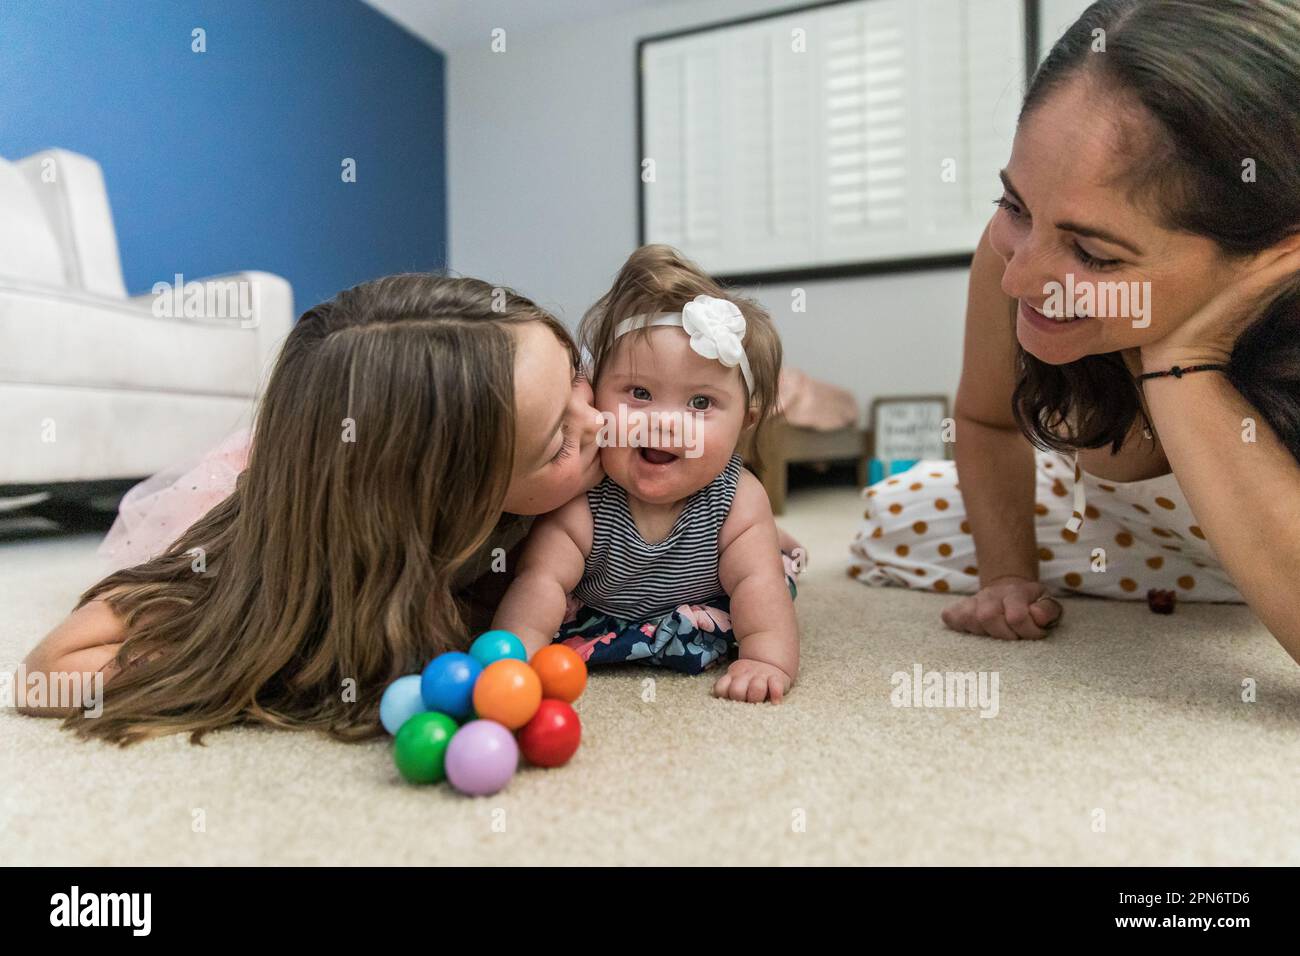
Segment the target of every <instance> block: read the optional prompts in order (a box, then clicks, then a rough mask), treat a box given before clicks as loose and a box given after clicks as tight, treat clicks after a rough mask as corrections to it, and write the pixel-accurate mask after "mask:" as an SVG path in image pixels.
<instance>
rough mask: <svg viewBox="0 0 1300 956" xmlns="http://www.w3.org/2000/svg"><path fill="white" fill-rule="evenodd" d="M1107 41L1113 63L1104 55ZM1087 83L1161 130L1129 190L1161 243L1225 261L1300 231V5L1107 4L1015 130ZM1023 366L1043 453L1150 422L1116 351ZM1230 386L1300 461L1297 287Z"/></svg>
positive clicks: (1069, 41)
mask: <svg viewBox="0 0 1300 956" xmlns="http://www.w3.org/2000/svg"><path fill="white" fill-rule="evenodd" d="M1096 31H1103V32H1102V33H1100V34H1099V33H1097V32H1096ZM1099 39H1104V44H1105V46H1104V52H1101V51H1100V50H1098V52H1094V45H1095V43H1096V41H1097V40H1099ZM1085 75H1086V76H1087V77H1088V78H1089V79H1090V80H1093V81H1096V82H1098V83H1099V86H1100V88H1102V89H1107V90H1111V91H1114V92H1115V93H1117V94H1118V99H1119V102H1120V103H1124V102H1126V101H1127V102H1130V103H1135V104H1140V105H1141V106H1142V107H1143V108H1145V110H1146V111H1147V113H1149V114H1150V115H1151V116H1152V117H1154V118H1155V120H1156V122H1155V124H1154V129H1152V130H1151V132H1150V135H1149V138H1148V141H1146V142H1142V143H1140V144H1139V143H1134V142H1128V143H1126V144H1125V145H1126V149H1127V151H1128V152H1129V153H1130V155H1134V156H1136V155H1137V154H1138V152H1139V150H1140V151H1141V154H1142V155H1141V160H1140V162H1134V163H1133V164H1132V168H1131V169H1130V170H1129V171H1128V172H1127V173H1126V175H1125V177H1124V180H1123V181H1124V184H1125V185H1126V186H1127V187H1128V189H1129V195H1131V196H1132V197H1133V198H1134V200H1135V201H1137V202H1139V203H1144V204H1146V205H1147V207H1148V208H1150V209H1152V210H1153V211H1154V213H1155V215H1156V217H1157V218H1158V220H1159V221H1160V222H1161V223H1162V224H1163V225H1164V226H1165V228H1168V229H1171V230H1178V231H1184V232H1189V233H1193V234H1195V235H1200V236H1205V237H1207V238H1209V239H1212V240H1214V241H1215V242H1216V243H1218V244H1219V246H1220V247H1221V248H1222V249H1223V250H1224V252H1225V253H1226V254H1228V255H1248V254H1251V253H1256V252H1260V251H1262V250H1264V249H1267V248H1269V247H1270V246H1272V245H1274V244H1276V243H1277V242H1279V241H1281V240H1282V239H1284V238H1286V237H1287V236H1288V235H1291V234H1293V233H1295V232H1296V231H1297V230H1300V0H1098V2H1097V3H1094V4H1092V5H1091V6H1090V7H1088V9H1087V10H1085V11H1084V12H1083V15H1082V16H1080V17H1079V19H1078V20H1077V21H1076V22H1075V23H1074V25H1073V26H1071V27H1070V28H1069V29H1068V30H1066V32H1065V34H1064V36H1062V37H1061V38H1060V40H1058V41H1057V42H1056V45H1055V46H1053V47H1052V50H1051V52H1050V53H1049V54H1048V55H1047V58H1046V59H1045V60H1044V61H1043V62H1042V64H1041V65H1040V66H1039V67H1038V70H1037V71H1036V72H1035V73H1034V76H1033V79H1032V80H1031V81H1030V84H1029V90H1028V92H1027V93H1026V95H1025V99H1024V103H1023V105H1022V106H1021V110H1020V120H1021V121H1022V122H1023V121H1024V119H1025V117H1026V116H1028V115H1029V114H1030V113H1031V112H1032V111H1033V110H1034V109H1035V108H1037V107H1038V106H1040V105H1041V104H1042V103H1043V101H1044V100H1045V99H1046V98H1047V97H1048V96H1049V95H1050V94H1051V93H1053V92H1054V91H1056V90H1057V89H1058V88H1060V87H1061V86H1062V85H1063V84H1064V83H1066V82H1067V81H1070V80H1073V79H1075V78H1077V77H1082V76H1085ZM1247 159H1250V160H1253V161H1254V162H1253V166H1254V170H1255V176H1254V178H1253V180H1252V181H1247V179H1248V178H1249V177H1246V176H1244V175H1243V163H1244V162H1245V161H1246V160H1247ZM1018 352H1019V360H1018V380H1017V383H1016V389H1015V394H1014V396H1013V399H1012V404H1013V409H1014V412H1015V416H1016V420H1017V421H1018V422H1019V424H1020V427H1021V429H1022V430H1023V431H1024V432H1025V434H1026V435H1027V436H1028V437H1029V439H1030V440H1031V441H1032V442H1033V443H1034V444H1035V445H1038V446H1039V447H1041V448H1048V449H1055V450H1058V451H1068V450H1071V449H1074V448H1100V447H1102V446H1105V445H1110V446H1111V450H1112V451H1118V450H1119V448H1120V446H1121V445H1122V444H1123V442H1124V440H1125V438H1126V437H1127V436H1128V434H1129V432H1130V430H1131V429H1132V427H1133V424H1134V422H1135V420H1136V419H1137V418H1138V416H1142V417H1143V419H1144V421H1145V412H1144V411H1143V410H1142V403H1141V400H1140V396H1139V392H1138V386H1137V383H1136V382H1135V381H1134V379H1133V375H1132V373H1131V372H1130V371H1129V369H1128V368H1127V366H1126V365H1125V363H1124V360H1123V358H1122V357H1121V356H1120V354H1119V353H1118V352H1112V353H1109V354H1105V355H1090V356H1087V357H1085V358H1083V359H1080V360H1078V361H1075V362H1070V363H1068V364H1064V365H1051V364H1048V363H1047V362H1043V361H1041V360H1039V359H1037V358H1035V357H1034V356H1032V355H1030V354H1029V353H1027V352H1026V351H1025V350H1024V349H1023V348H1019V347H1018ZM1227 374H1228V378H1229V380H1230V381H1231V382H1232V384H1233V385H1234V386H1235V387H1236V388H1237V389H1238V390H1239V391H1240V392H1241V394H1242V395H1243V396H1244V397H1245V398H1246V400H1247V401H1248V402H1250V404H1251V405H1252V406H1254V407H1255V408H1256V409H1258V410H1259V412H1260V414H1261V415H1263V416H1264V418H1265V419H1266V420H1267V421H1268V423H1269V424H1270V425H1271V426H1272V427H1273V429H1274V431H1276V432H1277V434H1278V437H1279V438H1280V439H1281V440H1282V442H1283V443H1284V444H1285V445H1286V446H1287V447H1288V448H1290V449H1291V452H1292V453H1293V454H1295V455H1296V456H1297V457H1298V458H1300V288H1297V287H1296V286H1294V285H1293V286H1292V287H1290V288H1289V289H1288V290H1286V291H1284V292H1282V293H1281V294H1279V295H1277V296H1276V297H1275V298H1274V299H1273V300H1272V301H1271V303H1269V305H1268V306H1267V307H1266V308H1265V309H1264V310H1263V312H1262V313H1261V314H1260V316H1259V317H1258V318H1257V319H1256V320H1255V321H1254V323H1253V324H1252V325H1251V326H1250V327H1249V329H1247V331H1246V332H1245V333H1244V334H1243V335H1241V336H1240V337H1239V338H1238V340H1237V342H1236V344H1235V346H1234V348H1233V352H1232V355H1231V359H1230V361H1229V366H1228V373H1227ZM1147 424H1149V422H1147Z"/></svg>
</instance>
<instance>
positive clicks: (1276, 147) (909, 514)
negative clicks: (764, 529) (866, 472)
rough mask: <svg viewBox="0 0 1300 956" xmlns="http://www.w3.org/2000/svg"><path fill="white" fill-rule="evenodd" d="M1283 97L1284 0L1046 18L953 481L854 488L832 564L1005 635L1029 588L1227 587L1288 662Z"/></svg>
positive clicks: (975, 337) (1292, 38)
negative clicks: (1062, 29)
mask: <svg viewBox="0 0 1300 956" xmlns="http://www.w3.org/2000/svg"><path fill="white" fill-rule="evenodd" d="M1298 91H1300V0H1101V2H1098V3H1094V4H1093V5H1092V6H1090V7H1089V8H1088V9H1087V10H1086V11H1085V12H1084V14H1083V15H1082V16H1081V17H1080V19H1079V20H1078V21H1077V22H1076V23H1075V24H1074V25H1073V26H1072V27H1070V29H1069V30H1068V31H1066V33H1065V35H1064V36H1063V37H1062V38H1061V39H1060V40H1059V41H1058V42H1057V44H1056V45H1055V46H1054V47H1053V49H1052V51H1051V53H1050V54H1049V55H1048V57H1047V58H1046V60H1044V62H1043V63H1042V65H1041V66H1040V67H1039V68H1038V71H1037V72H1036V73H1035V75H1034V78H1033V80H1032V82H1031V84H1030V87H1029V91H1028V93H1027V95H1026V97H1025V100H1024V104H1023V107H1022V110H1021V114H1020V121H1019V125H1018V128H1017V132H1016V136H1015V142H1014V146H1013V149H1012V153H1011V158H1010V161H1009V163H1008V165H1007V168H1006V169H1005V170H1004V172H1003V176H1002V179H1003V186H1004V192H1003V195H1002V196H1001V197H999V198H998V199H997V200H996V202H997V204H998V206H999V210H998V212H997V213H996V214H995V215H994V217H993V219H992V221H991V222H990V223H989V225H988V228H987V229H986V230H985V233H984V235H983V237H982V238H981V240H980V242H979V246H978V249H977V251H976V254H975V258H974V262H973V265H972V270H971V279H970V292H969V300H968V306H967V321H966V346H965V357H964V364H963V372H962V379H961V384H960V387H959V390H958V395H957V402H956V408H955V419H956V439H955V440H956V454H955V457H956V470H957V474H958V475H959V477H960V486H959V492H960V493H959V495H957V494H954V495H953V496H951V498H948V497H943V496H942V495H943V489H944V487H945V485H946V487H947V488H955V487H957V486H956V485H954V483H953V480H952V479H953V478H954V476H953V475H952V474H951V471H950V470H945V469H943V468H941V467H940V468H938V469H936V466H935V464H934V463H927V464H926V465H924V466H918V468H917V470H916V471H915V473H913V474H910V475H903V476H896V477H895V478H894V479H891V480H890V482H887V483H882V484H881V485H878V486H876V487H875V488H873V489H869V490H868V492H867V494H868V495H869V507H868V512H867V519H868V520H867V522H866V524H865V526H864V527H863V529H862V531H861V532H860V533H859V535H858V537H857V538H856V539H855V543H854V550H855V552H856V553H857V555H858V560H856V561H855V562H854V566H853V568H851V573H856V574H857V575H858V576H859V577H861V578H862V579H864V580H868V581H872V582H883V581H889V582H903V583H907V584H909V585H911V586H920V587H929V588H934V589H935V590H939V591H957V592H962V591H967V592H973V593H972V594H971V596H969V597H966V598H964V599H962V600H960V601H958V602H956V603H955V604H953V605H951V606H950V607H948V608H946V609H945V610H944V612H943V619H944V621H945V623H946V624H948V626H950V627H952V628H954V629H956V630H959V631H965V632H968V633H972V634H983V635H987V636H990V637H997V638H1005V639H1016V638H1041V637H1043V636H1044V634H1045V633H1046V631H1047V630H1048V629H1049V628H1051V627H1052V626H1054V625H1055V624H1056V623H1057V622H1058V621H1059V619H1060V615H1061V606H1060V605H1059V604H1058V603H1057V602H1056V601H1055V600H1053V599H1052V598H1051V597H1050V596H1049V593H1071V592H1074V593H1101V594H1108V595H1113V596H1116V597H1130V598H1141V597H1145V596H1146V592H1147V591H1148V590H1149V589H1150V588H1148V587H1146V586H1144V585H1152V586H1153V587H1154V589H1156V590H1166V589H1167V590H1173V591H1175V592H1176V594H1177V596H1178V597H1179V598H1181V599H1184V600H1198V599H1199V600H1205V599H1211V600H1231V599H1240V598H1244V599H1245V601H1246V602H1247V603H1248V604H1249V605H1250V606H1251V608H1252V609H1253V610H1254V611H1255V613H1256V614H1257V615H1258V616H1259V618H1260V619H1261V620H1262V621H1263V622H1264V624H1265V625H1266V626H1267V627H1268V628H1269V630H1270V631H1271V632H1272V633H1273V634H1274V636H1275V637H1276V638H1277V640H1278V641H1279V643H1281V644H1282V646H1283V647H1284V648H1285V649H1286V650H1287V652H1288V653H1289V654H1290V655H1291V656H1292V657H1293V658H1295V659H1296V660H1297V661H1300V609H1297V607H1296V605H1295V602H1294V599H1293V597H1292V594H1293V592H1294V588H1295V582H1296V581H1297V580H1300V534H1297V533H1296V531H1297V530H1300V465H1298V464H1297V455H1300V281H1297V277H1298V276H1300V95H1298ZM1107 284H1118V285H1107ZM1088 287H1092V288H1093V289H1095V290H1096V292H1097V294H1096V295H1094V296H1092V298H1091V299H1089V298H1087V297H1082V296H1081V297H1079V299H1078V303H1079V304H1082V305H1083V306H1084V307H1083V308H1074V307H1073V306H1074V305H1075V304H1076V303H1075V301H1074V300H1073V299H1067V300H1066V301H1063V300H1062V294H1061V293H1062V290H1063V289H1064V290H1067V296H1068V293H1069V290H1080V289H1086V288H1088ZM1107 289H1120V290H1123V291H1124V292H1125V294H1126V295H1130V299H1129V301H1128V302H1127V305H1126V307H1123V308H1121V309H1120V310H1118V311H1119V313H1120V314H1115V312H1116V310H1114V309H1113V308H1112V309H1107V308H1105V305H1106V304H1107V301H1108V299H1109V300H1110V304H1111V305H1113V304H1114V302H1115V301H1117V300H1118V297H1116V296H1107V295H1103V292H1105V291H1106V290H1107ZM1034 446H1037V447H1038V448H1040V449H1044V450H1045V451H1044V452H1041V453H1039V454H1038V455H1037V456H1036V455H1035V452H1034ZM1048 452H1055V453H1056V454H1049V453H1048ZM1062 455H1064V456H1066V457H1062ZM1071 459H1073V461H1072V460H1071ZM1171 474H1172V478H1170V477H1168V476H1170V475H1171ZM1070 483H1072V484H1073V486H1074V495H1073V497H1072V498H1071V496H1070V495H1069V488H1068V485H1069V484H1070ZM1153 483H1159V484H1158V485H1153ZM1153 488H1157V490H1156V491H1155V492H1154V493H1153V492H1152V489H1153ZM1036 491H1037V492H1038V493H1037V495H1036V494H1035V492H1036ZM1144 495H1145V496H1147V497H1145V498H1144V497H1143V496H1144ZM1036 497H1037V499H1038V500H1037V501H1036V500H1035V498H1036ZM1066 498H1071V500H1070V501H1069V503H1068V504H1065V503H1064V499H1066ZM958 501H960V502H963V503H964V506H965V507H964V513H962V509H960V508H958V507H952V506H950V503H951V504H953V505H955V504H956V503H957V502H958ZM1143 501H1147V502H1148V503H1147V504H1144V503H1142V502H1143ZM939 504H942V506H943V507H939V506H938V505H939ZM1144 512H1145V514H1144ZM1176 516H1177V517H1176ZM927 518H935V519H936V520H923V519H927ZM1139 552H1141V553H1140V554H1139ZM1126 569H1133V570H1126ZM1044 570H1047V571H1049V572H1050V573H1047V574H1044V573H1042V572H1043V571H1044ZM1144 576H1145V577H1144ZM1238 595H1239V596H1240V598H1238ZM1156 597H1157V598H1164V599H1167V598H1166V597H1164V596H1160V595H1157V596H1156Z"/></svg>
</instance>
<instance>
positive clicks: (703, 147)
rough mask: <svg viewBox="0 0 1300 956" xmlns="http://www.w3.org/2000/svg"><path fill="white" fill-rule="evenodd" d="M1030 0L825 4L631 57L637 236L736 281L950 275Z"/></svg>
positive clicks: (995, 137)
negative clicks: (906, 272) (943, 270)
mask: <svg viewBox="0 0 1300 956" xmlns="http://www.w3.org/2000/svg"><path fill="white" fill-rule="evenodd" d="M1036 7H1037V4H1036V3H1035V2H1033V0H1028V2H1026V0H835V2H831V3H823V4H817V5H814V6H809V7H803V8H797V9H793V10H785V11H779V12H776V13H772V14H767V15H764V16H760V17H753V18H749V19H745V20H738V21H731V22H729V23H725V24H717V25H712V26H708V27H703V28H699V29H695V30H690V31H685V32H682V33H674V34H666V35H661V36H656V37H648V38H646V39H643V40H641V41H640V42H639V43H638V45H637V67H638V69H637V83H638V97H637V98H638V114H639V123H638V135H639V153H640V157H641V164H642V173H641V177H640V187H639V188H640V204H639V212H640V241H641V242H643V243H645V242H666V243H669V244H670V245H673V246H676V247H678V248H680V249H681V250H682V251H683V252H685V253H686V254H687V255H689V256H691V257H692V258H694V259H696V260H697V261H698V262H699V263H700V264H701V266H702V267H704V268H705V269H707V270H708V271H710V272H711V273H713V274H714V275H717V276H719V277H722V278H726V279H729V280H731V281H745V280H754V279H763V280H768V281H771V280H775V279H779V278H782V277H787V278H788V277H798V278H818V277H829V276H834V275H847V274H857V273H866V272H879V271H895V270H900V269H909V268H925V267H934V266H950V265H963V264H965V263H967V262H969V260H970V256H971V253H973V251H974V249H975V244H976V242H977V241H978V239H979V236H980V233H981V231H982V230H983V228H984V226H985V224H986V223H987V222H988V220H989V217H990V216H991V215H992V211H993V210H992V205H991V201H992V200H993V199H994V198H995V197H996V196H997V195H998V191H999V187H998V185H997V171H998V169H999V168H1000V167H1001V165H1002V164H1004V163H1005V162H1006V159H1007V157H1008V156H1009V155H1010V149H1011V140H1012V137H1013V135H1014V132H1015V122H1016V116H1017V113H1018V111H1019V107H1020V100H1021V97H1022V94H1023V90H1024V80H1025V76H1026V72H1027V64H1029V63H1032V62H1033V58H1031V57H1030V55H1029V52H1028V51H1029V47H1030V44H1031V43H1035V42H1036V38H1035V37H1034V36H1033V33H1034V32H1035V30H1034V21H1035V20H1036Z"/></svg>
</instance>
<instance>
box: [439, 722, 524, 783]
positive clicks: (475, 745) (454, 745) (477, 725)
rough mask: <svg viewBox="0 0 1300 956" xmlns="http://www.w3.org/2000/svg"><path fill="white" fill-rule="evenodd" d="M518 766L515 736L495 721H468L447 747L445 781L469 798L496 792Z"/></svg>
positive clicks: (517, 746) (517, 745)
mask: <svg viewBox="0 0 1300 956" xmlns="http://www.w3.org/2000/svg"><path fill="white" fill-rule="evenodd" d="M518 766H519V744H517V743H516V742H515V735H514V734H512V733H511V732H510V731H509V730H507V729H506V728H505V727H504V726H502V725H501V724H498V723H497V722H496V721H495V720H471V721H470V722H469V723H467V724H465V725H464V726H463V727H461V728H460V730H458V731H456V735H455V736H454V737H452V738H451V743H450V744H448V745H447V758H446V767H447V780H448V781H450V783H451V785H452V786H453V787H455V788H456V789H457V790H459V791H460V792H461V793H465V794H469V795H470V796H472V797H486V796H488V795H489V794H493V793H496V792H497V791H498V790H500V789H501V788H502V787H504V786H505V785H506V784H507V783H509V782H510V778H511V777H513V776H514V774H515V769H516V768H517V767H518Z"/></svg>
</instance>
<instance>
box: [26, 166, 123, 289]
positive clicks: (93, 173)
mask: <svg viewBox="0 0 1300 956" xmlns="http://www.w3.org/2000/svg"><path fill="white" fill-rule="evenodd" d="M15 165H16V166H17V167H18V168H19V170H21V171H22V174H23V176H24V177H25V178H26V179H27V181H28V182H29V183H30V184H31V186H32V191H33V192H34V193H35V194H36V197H37V199H38V201H39V202H40V204H41V208H42V210H43V211H44V212H45V218H46V221H47V222H48V223H49V225H50V229H51V230H52V231H53V233H54V238H55V240H56V241H57V242H58V243H59V248H60V249H61V250H62V252H63V261H64V265H65V273H66V277H67V283H68V288H70V289H74V290H79V291H82V292H88V293H90V294H92V295H99V296H104V297H105V298H110V299H124V298H126V286H125V285H124V284H123V282H122V260H121V258H120V257H119V255H118V249H117V232H116V231H115V230H114V228H113V212H112V210H111V209H110V207H109V205H108V190H107V188H106V187H105V186H104V174H103V172H102V171H101V170H100V168H99V164H98V163H97V162H95V161H94V160H93V159H91V158H90V157H88V156H82V155H80V154H79V153H73V152H70V151H69V150H66V149H46V150H42V151H41V152H39V153H33V154H32V155H31V156H27V157H25V158H23V159H21V160H19V161H18V162H17V163H15Z"/></svg>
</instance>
